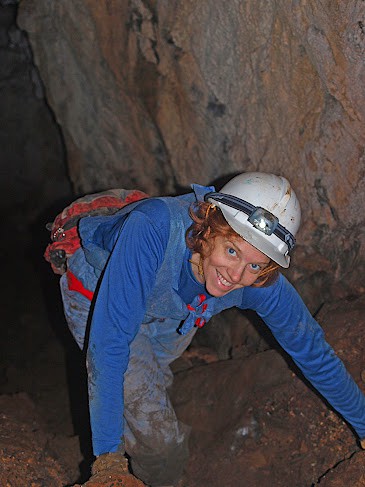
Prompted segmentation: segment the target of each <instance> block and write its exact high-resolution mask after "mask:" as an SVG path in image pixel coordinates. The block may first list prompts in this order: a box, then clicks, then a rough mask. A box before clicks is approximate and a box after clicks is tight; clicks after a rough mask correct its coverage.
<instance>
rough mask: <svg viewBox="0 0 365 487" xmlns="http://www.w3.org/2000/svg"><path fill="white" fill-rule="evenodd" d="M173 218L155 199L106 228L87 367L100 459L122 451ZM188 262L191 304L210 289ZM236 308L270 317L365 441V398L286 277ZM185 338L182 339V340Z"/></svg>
mask: <svg viewBox="0 0 365 487" xmlns="http://www.w3.org/2000/svg"><path fill="white" fill-rule="evenodd" d="M169 219H170V214H169V211H168V209H167V207H166V205H165V204H164V202H163V201H161V200H148V201H146V202H143V203H141V204H140V205H139V206H138V207H137V208H136V209H134V210H133V211H132V212H131V213H130V214H129V215H128V217H127V218H126V219H121V221H120V222H117V223H116V224H115V223H114V224H113V226H109V225H108V223H106V224H105V225H100V226H99V228H98V231H97V232H96V234H95V237H94V238H95V243H96V244H97V245H99V246H100V247H102V248H105V249H107V250H108V251H109V252H111V255H110V258H109V261H108V263H107V265H106V268H105V271H104V274H103V277H102V280H101V284H100V288H99V290H98V293H97V299H96V302H95V307H94V311H93V316H92V326H91V333H90V339H89V354H88V362H89V369H90V371H91V373H90V374H89V377H90V379H89V391H90V415H91V425H92V432H93V446H94V453H95V454H96V455H99V454H101V453H104V452H112V451H116V450H117V449H118V448H120V443H121V437H122V435H123V374H124V372H125V371H126V368H127V366H128V358H129V345H130V343H131V341H132V340H133V338H134V337H135V335H136V333H138V329H139V326H140V324H141V323H142V320H143V318H144V315H145V312H146V306H147V301H148V297H149V295H150V293H151V291H152V289H153V287H154V285H155V281H156V275H157V273H158V271H159V269H160V267H161V265H162V262H163V260H164V257H165V252H166V248H167V245H168V239H169V233H170V220H169ZM188 258H189V251H188V250H187V249H186V252H185V254H184V255H177V256H176V259H182V260H183V261H184V265H182V271H181V275H180V276H179V289H178V293H179V295H180V296H181V297H182V299H183V301H184V302H186V303H188V302H189V301H190V300H192V299H193V297H194V296H195V295H197V294H199V293H200V292H203V291H204V288H203V286H202V285H200V284H199V283H198V282H197V281H195V279H194V277H193V275H192V273H191V268H190V266H189V265H188V264H187V260H188ZM233 292H234V293H236V296H237V299H236V305H237V306H238V307H239V308H242V309H253V310H255V311H257V313H258V314H259V316H261V317H262V318H263V320H264V321H265V322H266V324H267V325H268V326H269V328H270V329H271V331H272V332H273V334H274V336H275V338H276V339H277V340H278V342H279V343H280V345H281V346H282V347H283V348H284V349H285V350H286V351H287V352H288V353H289V354H290V355H291V356H292V358H293V360H294V361H295V362H296V363H297V364H298V366H299V367H300V368H301V370H302V371H303V373H304V375H305V376H306V377H307V378H308V379H309V380H310V381H311V383H312V384H313V385H314V387H316V388H317V389H318V390H319V392H321V393H322V394H323V395H324V396H325V397H326V399H327V400H329V402H330V403H331V404H332V405H333V406H334V407H335V408H336V409H337V410H338V411H339V412H340V413H341V414H343V416H344V417H345V418H346V419H347V420H348V421H349V422H350V423H351V424H352V425H353V427H354V428H355V430H356V431H357V432H358V434H359V436H360V437H364V436H365V400H364V396H363V395H362V393H361V392H360V391H359V389H358V388H357V386H356V384H355V383H354V381H353V380H352V379H351V377H350V376H349V375H348V373H347V372H346V370H345V369H344V366H343V364H342V362H341V361H340V360H339V359H338V358H337V357H336V355H335V354H334V352H333V350H332V349H331V347H330V346H329V345H328V344H327V342H326V341H325V339H324V336H323V331H322V329H321V328H320V326H319V325H318V324H317V323H316V321H315V320H314V319H313V318H312V317H311V315H310V313H309V312H308V310H307V308H306V306H305V305H304V304H303V302H302V300H301V298H300V297H299V295H298V294H297V292H296V291H295V289H294V288H293V287H292V286H291V285H290V284H289V282H288V281H287V280H286V279H285V278H284V277H283V276H280V278H279V279H278V280H277V281H276V282H275V283H274V284H273V285H271V286H269V287H266V288H252V287H250V288H244V289H241V290H238V291H233ZM177 336H178V335H177Z"/></svg>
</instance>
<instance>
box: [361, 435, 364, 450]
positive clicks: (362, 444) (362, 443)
mask: <svg viewBox="0 0 365 487" xmlns="http://www.w3.org/2000/svg"><path fill="white" fill-rule="evenodd" d="M360 445H361V448H362V449H363V450H365V438H363V439H362V440H360Z"/></svg>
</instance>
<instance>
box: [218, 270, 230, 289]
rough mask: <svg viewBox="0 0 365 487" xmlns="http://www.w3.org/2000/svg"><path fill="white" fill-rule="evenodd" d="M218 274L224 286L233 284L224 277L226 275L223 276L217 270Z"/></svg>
mask: <svg viewBox="0 0 365 487" xmlns="http://www.w3.org/2000/svg"><path fill="white" fill-rule="evenodd" d="M217 275H218V279H219V280H220V282H221V283H222V284H223V286H226V287H231V286H232V283H231V282H229V281H226V279H224V277H223V276H222V274H221V273H220V272H218V271H217Z"/></svg>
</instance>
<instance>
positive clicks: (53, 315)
mask: <svg viewBox="0 0 365 487" xmlns="http://www.w3.org/2000/svg"><path fill="white" fill-rule="evenodd" d="M74 199H76V197H70V196H67V198H64V199H62V200H60V201H57V202H55V203H54V204H53V205H52V206H50V207H48V208H47V209H45V210H44V211H42V212H41V213H40V214H39V215H38V216H37V218H36V219H35V220H34V221H33V222H32V224H31V225H30V232H29V233H30V244H29V248H28V252H27V258H29V260H30V261H31V263H32V265H33V267H34V269H35V272H36V274H37V277H38V279H39V283H40V288H41V292H42V296H43V303H44V307H45V312H46V316H47V321H48V323H49V326H50V327H51V329H52V332H53V334H54V336H55V337H56V340H58V342H59V343H60V344H61V346H62V350H63V352H64V362H65V367H66V371H65V372H66V381H67V389H68V391H67V393H68V397H69V404H70V416H71V421H72V426H73V430H74V434H75V435H77V436H78V438H79V446H80V451H81V454H82V457H83V460H82V462H81V463H80V464H79V466H78V467H79V471H80V476H79V478H78V479H76V480H75V482H79V483H82V482H85V481H86V480H87V479H88V477H89V475H90V465H91V463H92V461H93V458H94V457H93V453H92V443H91V429H90V420H89V408H88V391H87V372H86V356H85V355H86V354H85V352H84V351H82V350H80V349H79V347H78V345H77V344H76V342H75V340H74V338H73V336H72V334H71V332H70V330H69V329H68V326H67V322H66V319H65V317H64V313H63V305H62V298H61V292H60V288H59V278H60V276H59V275H56V274H54V273H53V271H52V269H51V266H50V264H49V263H48V262H46V260H45V259H44V257H43V253H44V251H45V249H46V247H47V245H48V244H49V243H51V240H50V232H49V230H47V229H46V224H47V223H49V222H52V221H53V220H54V218H55V217H56V215H57V214H58V213H59V212H60V211H62V210H63V208H65V207H66V206H67V205H69V204H70V201H72V200H74ZM60 434H62V431H60Z"/></svg>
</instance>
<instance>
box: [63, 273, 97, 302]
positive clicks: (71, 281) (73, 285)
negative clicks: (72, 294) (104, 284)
mask: <svg viewBox="0 0 365 487" xmlns="http://www.w3.org/2000/svg"><path fill="white" fill-rule="evenodd" d="M67 283H68V288H69V290H70V291H76V292H78V293H80V294H82V295H83V296H85V298H87V299H89V300H90V301H91V300H92V299H93V296H94V293H93V292H92V291H89V290H88V289H86V288H85V287H84V285H83V284H82V282H81V281H80V280H79V279H77V277H76V276H75V274H72V272H71V271H69V270H68V271H67Z"/></svg>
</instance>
